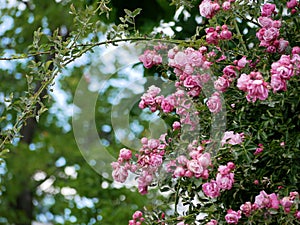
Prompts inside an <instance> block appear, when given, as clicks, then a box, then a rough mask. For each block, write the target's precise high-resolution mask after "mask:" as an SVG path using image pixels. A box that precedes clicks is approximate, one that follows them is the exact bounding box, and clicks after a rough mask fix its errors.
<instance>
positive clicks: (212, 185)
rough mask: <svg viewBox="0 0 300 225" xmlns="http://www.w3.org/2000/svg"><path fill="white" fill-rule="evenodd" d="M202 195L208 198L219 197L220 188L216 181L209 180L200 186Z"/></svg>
mask: <svg viewBox="0 0 300 225" xmlns="http://www.w3.org/2000/svg"><path fill="white" fill-rule="evenodd" d="M202 190H203V192H204V194H205V195H206V196H208V197H210V198H216V197H218V196H219V195H220V188H219V186H218V184H217V182H216V181H214V180H211V181H210V182H209V183H205V184H203V185H202Z"/></svg>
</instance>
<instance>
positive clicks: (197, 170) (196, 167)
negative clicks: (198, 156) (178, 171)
mask: <svg viewBox="0 0 300 225" xmlns="http://www.w3.org/2000/svg"><path fill="white" fill-rule="evenodd" d="M187 168H188V170H189V171H191V172H193V173H194V174H197V175H201V174H202V173H203V167H202V165H200V164H199V162H198V161H197V160H195V159H192V160H190V161H188V162H187Z"/></svg>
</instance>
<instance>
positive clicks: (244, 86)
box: [237, 73, 252, 91]
mask: <svg viewBox="0 0 300 225" xmlns="http://www.w3.org/2000/svg"><path fill="white" fill-rule="evenodd" d="M251 82H252V80H251V79H250V76H249V75H247V74H245V73H243V74H241V76H240V77H239V79H238V80H237V87H238V89H240V90H242V91H247V90H248V84H250V83H251Z"/></svg>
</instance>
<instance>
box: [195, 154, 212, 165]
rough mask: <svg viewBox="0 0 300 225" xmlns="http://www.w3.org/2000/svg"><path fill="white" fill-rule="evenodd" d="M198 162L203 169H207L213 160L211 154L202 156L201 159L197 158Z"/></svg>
mask: <svg viewBox="0 0 300 225" xmlns="http://www.w3.org/2000/svg"><path fill="white" fill-rule="evenodd" d="M197 160H198V162H199V163H200V165H201V166H202V167H203V168H207V167H208V166H209V165H210V164H211V158H210V154H209V153H207V152H206V153H204V154H201V155H200V157H198V158H197Z"/></svg>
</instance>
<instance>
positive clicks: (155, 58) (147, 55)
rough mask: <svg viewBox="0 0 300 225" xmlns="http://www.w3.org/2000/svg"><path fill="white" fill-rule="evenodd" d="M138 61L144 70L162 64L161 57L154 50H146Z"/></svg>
mask: <svg viewBox="0 0 300 225" xmlns="http://www.w3.org/2000/svg"><path fill="white" fill-rule="evenodd" d="M139 60H140V61H141V62H142V63H143V64H144V67H145V68H151V67H152V66H153V65H158V64H161V63H162V57H161V56H160V55H159V54H157V52H156V51H154V50H148V49H147V50H146V51H145V52H144V54H143V55H141V56H140V57H139Z"/></svg>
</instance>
